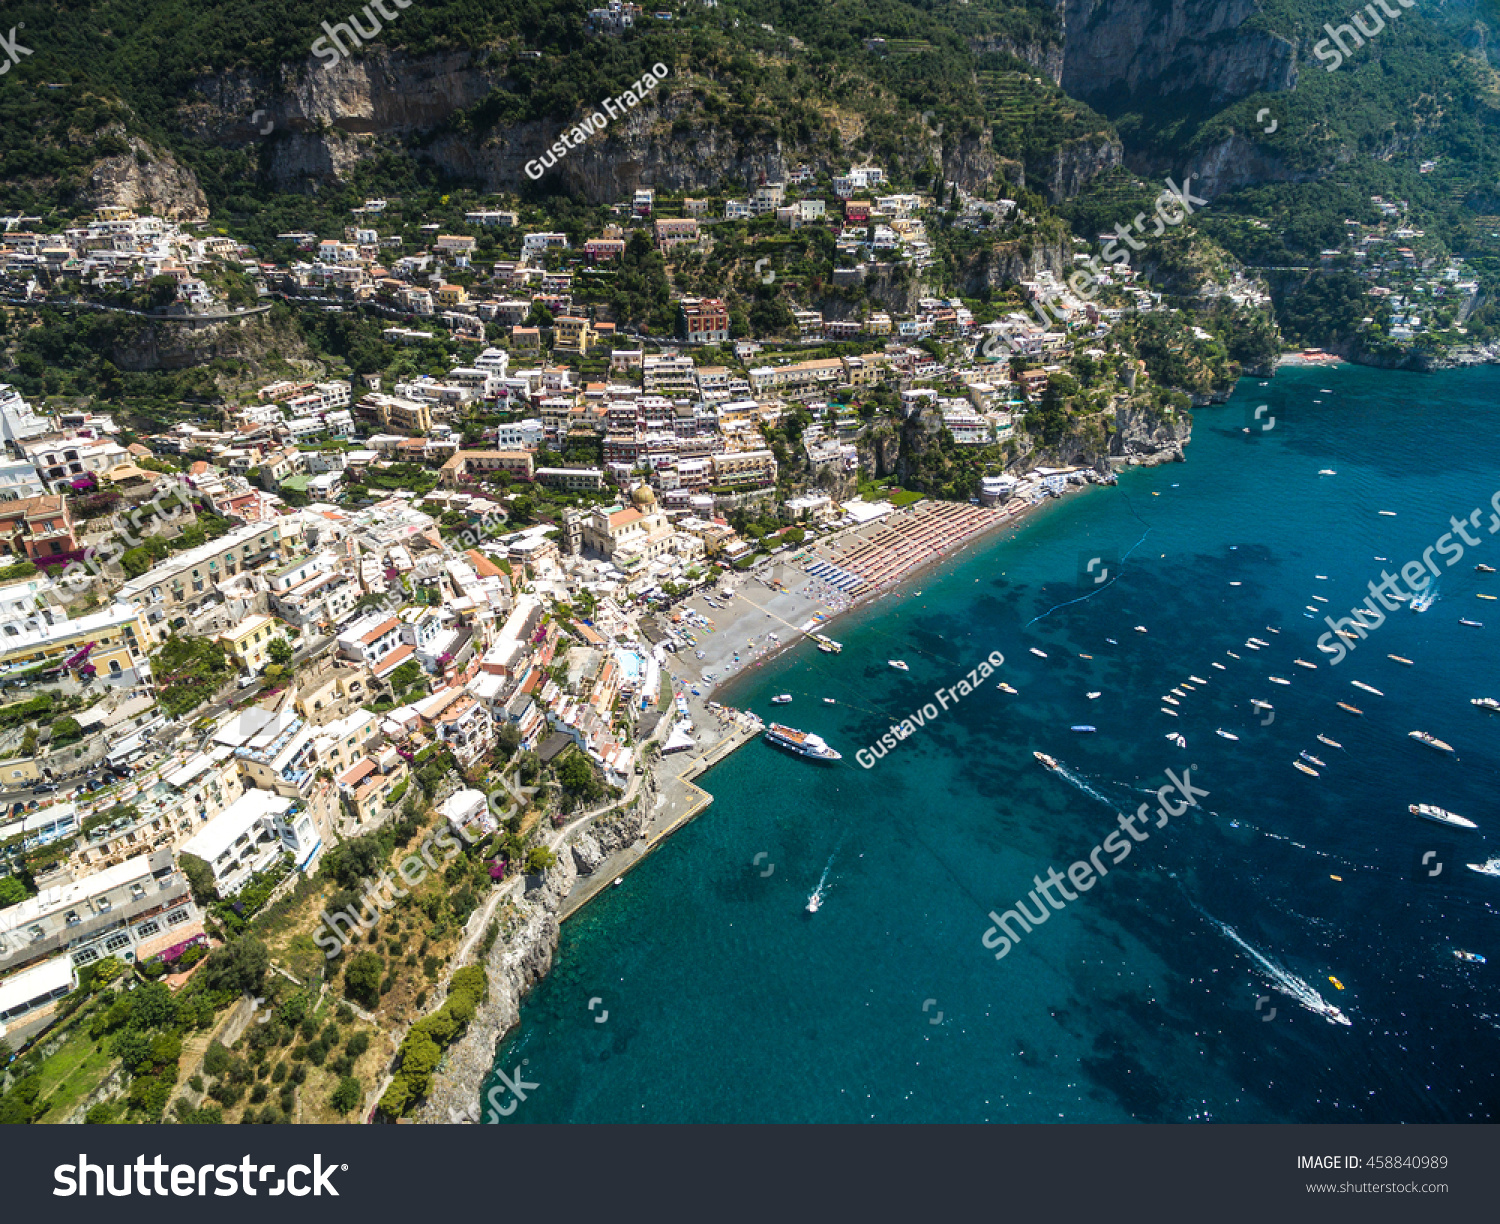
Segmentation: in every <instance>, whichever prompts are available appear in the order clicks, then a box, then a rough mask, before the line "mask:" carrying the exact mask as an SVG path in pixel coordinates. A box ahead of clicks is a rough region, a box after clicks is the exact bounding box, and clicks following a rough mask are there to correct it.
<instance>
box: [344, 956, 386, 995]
mask: <svg viewBox="0 0 1500 1224" xmlns="http://www.w3.org/2000/svg"><path fill="white" fill-rule="evenodd" d="M384 972H385V962H384V961H383V960H381V958H380V953H378V952H370V951H365V952H356V953H355V954H354V955H353V956H352V957H350V958H349V966H348V968H346V969H345V970H344V993H345V994H346V995H347V996H348V997H349V998H351V999H353V1000H354V1001H355V1002H356V1003H363V1004H364V1005H365V1006H366V1007H371V1008H373V1007H377V1006H378V1005H379V1003H380V978H381V975H382V974H383V973H384Z"/></svg>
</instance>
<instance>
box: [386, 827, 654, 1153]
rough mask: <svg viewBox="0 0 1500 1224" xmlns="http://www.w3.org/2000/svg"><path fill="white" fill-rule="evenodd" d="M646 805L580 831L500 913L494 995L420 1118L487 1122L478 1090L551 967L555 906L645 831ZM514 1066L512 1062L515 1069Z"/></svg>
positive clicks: (492, 965) (454, 1051)
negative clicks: (581, 877)
mask: <svg viewBox="0 0 1500 1224" xmlns="http://www.w3.org/2000/svg"><path fill="white" fill-rule="evenodd" d="M646 817H647V806H646V804H645V803H644V802H642V803H640V804H638V805H637V807H636V809H635V810H634V811H627V812H619V811H616V812H612V813H609V814H608V815H605V816H601V817H600V818H599V819H598V820H596V821H594V822H593V824H592V825H591V826H588V827H586V828H584V829H581V830H579V831H578V832H577V833H575V834H573V836H572V837H571V838H570V841H569V844H568V845H566V846H564V847H563V848H562V850H561V851H560V852H559V853H558V856H557V863H556V865H555V866H553V867H552V869H551V870H550V871H548V872H547V873H546V874H545V875H542V876H528V877H527V879H526V887H525V891H524V892H523V893H522V895H521V898H520V899H519V900H518V901H514V902H510V903H507V904H504V905H502V906H501V908H500V911H499V912H498V913H497V914H496V921H497V922H499V924H500V936H499V938H498V939H496V940H495V943H494V946H493V947H491V949H490V951H489V955H488V956H487V957H486V958H485V961H484V967H485V972H486V973H487V974H488V975H489V995H488V997H487V998H486V999H485V1001H484V1002H483V1003H482V1004H480V1006H479V1010H478V1012H477V1013H476V1014H475V1016H474V1019H473V1020H472V1021H471V1022H470V1024H469V1027H468V1028H467V1029H466V1030H465V1031H464V1034H463V1036H462V1037H460V1038H459V1039H458V1040H457V1041H456V1042H454V1043H453V1045H452V1046H450V1047H449V1049H448V1052H447V1054H446V1056H445V1057H444V1059H443V1064H442V1066H441V1067H440V1068H439V1069H438V1071H437V1073H436V1074H435V1075H434V1076H433V1079H432V1087H431V1089H430V1090H429V1092H428V1094H427V1099H426V1100H425V1101H424V1102H423V1103H422V1105H421V1106H420V1107H419V1108H418V1109H417V1110H416V1111H415V1112H414V1113H413V1115H412V1121H414V1122H422V1123H439V1124H441V1123H449V1122H465V1121H467V1122H482V1121H484V1120H485V1118H486V1117H487V1115H488V1113H489V1109H490V1106H489V1105H487V1104H485V1103H482V1102H481V1101H480V1098H479V1090H480V1088H481V1087H482V1086H483V1084H484V1081H485V1079H486V1078H487V1077H488V1076H489V1074H490V1070H491V1068H492V1067H493V1066H494V1062H495V1051H496V1049H497V1048H498V1047H499V1045H500V1042H501V1041H502V1040H504V1038H505V1035H506V1034H507V1033H509V1032H510V1030H511V1029H513V1028H514V1027H515V1026H516V1024H517V1023H518V1022H519V1021H520V1018H521V1002H522V1000H523V999H524V998H525V997H526V995H527V994H528V993H529V992H530V991H531V988H532V987H533V986H535V985H536V984H537V983H538V982H539V981H541V979H542V978H543V977H545V976H546V975H547V973H548V972H549V971H550V970H551V968H552V958H553V957H554V956H555V955H556V953H557V941H558V936H559V933H560V929H559V926H558V921H557V912H558V910H559V909H560V908H561V907H562V903H563V900H564V899H565V898H566V897H567V895H568V893H569V892H571V891H572V889H573V885H574V884H576V883H577V881H578V877H579V875H580V874H584V875H587V874H590V873H591V872H592V871H594V870H595V869H597V868H598V866H599V865H600V864H602V863H603V861H604V859H605V857H606V856H607V855H609V854H612V853H614V852H615V851H616V850H622V849H624V848H625V847H627V846H629V845H631V844H632V843H633V842H635V841H636V839H637V838H639V837H640V836H641V835H642V834H643V833H644V831H645V827H646ZM512 1070H514V1069H512Z"/></svg>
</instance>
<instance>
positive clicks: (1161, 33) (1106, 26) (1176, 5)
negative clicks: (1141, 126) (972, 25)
mask: <svg viewBox="0 0 1500 1224" xmlns="http://www.w3.org/2000/svg"><path fill="white" fill-rule="evenodd" d="M1256 11H1257V5H1256V3H1255V0H1064V30H1065V33H1064V44H1063V67H1062V77H1061V80H1060V81H1059V83H1060V84H1061V85H1062V87H1063V89H1065V90H1066V91H1067V92H1068V93H1070V94H1072V95H1073V96H1074V97H1077V98H1083V99H1085V100H1088V99H1089V98H1097V97H1101V96H1103V95H1105V94H1108V93H1111V92H1124V93H1127V94H1137V93H1146V94H1152V95H1155V94H1160V95H1163V96H1168V97H1169V96H1171V95H1172V94H1179V93H1197V94H1202V95H1203V96H1205V97H1206V98H1208V99H1209V101H1210V102H1211V104H1213V105H1216V106H1217V105H1222V104H1223V103H1225V102H1229V101H1232V100H1234V99H1235V98H1242V97H1244V96H1246V95H1247V94H1252V93H1255V92H1257V91H1258V90H1264V91H1267V92H1271V93H1279V92H1283V91H1285V90H1288V89H1291V88H1292V87H1293V86H1294V85H1295V84H1296V82H1297V48H1296V46H1295V44H1293V43H1291V42H1289V41H1287V40H1286V39H1284V38H1281V37H1279V36H1278V35H1275V34H1271V33H1267V32H1262V31H1247V32H1241V31H1240V28H1239V27H1240V26H1242V25H1243V24H1244V23H1245V21H1247V20H1248V19H1249V18H1250V17H1252V16H1254V15H1255V13H1256Z"/></svg>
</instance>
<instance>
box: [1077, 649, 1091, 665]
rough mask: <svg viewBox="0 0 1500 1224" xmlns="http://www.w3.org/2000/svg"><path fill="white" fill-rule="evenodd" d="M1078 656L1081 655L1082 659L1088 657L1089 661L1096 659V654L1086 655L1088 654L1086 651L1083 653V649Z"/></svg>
mask: <svg viewBox="0 0 1500 1224" xmlns="http://www.w3.org/2000/svg"><path fill="white" fill-rule="evenodd" d="M1078 657H1079V658H1080V659H1087V660H1088V661H1089V662H1090V663H1092V662H1093V661H1094V656H1093V655H1086V654H1084V653H1083V652H1081V651H1080V652H1079V655H1078Z"/></svg>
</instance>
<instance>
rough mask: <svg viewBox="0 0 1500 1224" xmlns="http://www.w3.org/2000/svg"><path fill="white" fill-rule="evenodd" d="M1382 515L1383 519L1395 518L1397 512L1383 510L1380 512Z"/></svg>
mask: <svg viewBox="0 0 1500 1224" xmlns="http://www.w3.org/2000/svg"><path fill="white" fill-rule="evenodd" d="M1380 515H1381V517H1382V518H1395V517H1396V512H1395V511H1394V510H1382V511H1380Z"/></svg>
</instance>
